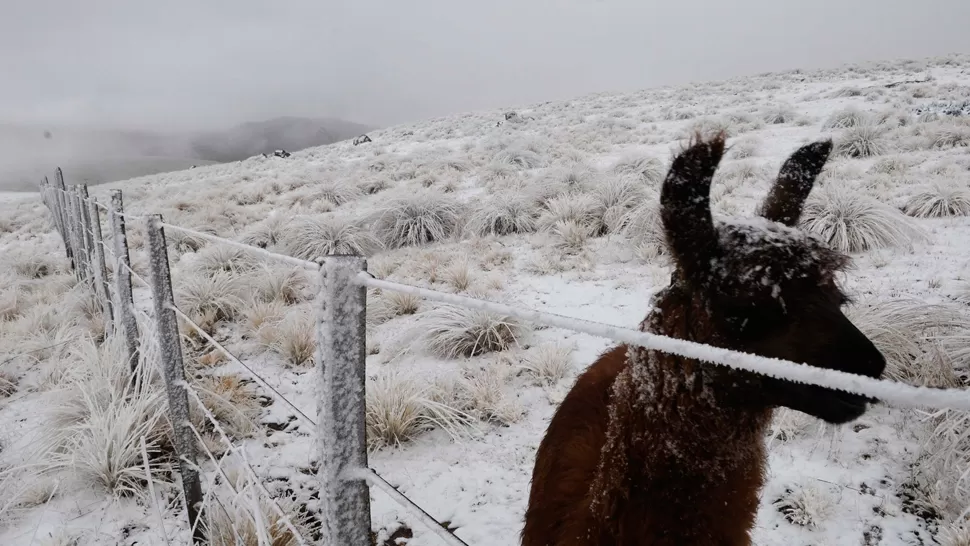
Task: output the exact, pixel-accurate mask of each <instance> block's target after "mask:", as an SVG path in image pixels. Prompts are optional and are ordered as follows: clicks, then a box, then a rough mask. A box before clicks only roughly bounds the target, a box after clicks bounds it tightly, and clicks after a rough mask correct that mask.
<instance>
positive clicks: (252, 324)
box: [244, 300, 286, 343]
mask: <svg viewBox="0 0 970 546" xmlns="http://www.w3.org/2000/svg"><path fill="white" fill-rule="evenodd" d="M244 315H245V318H246V322H245V325H246V330H247V332H248V333H249V335H250V336H256V337H259V336H260V334H261V333H262V332H267V331H269V330H266V328H271V327H272V325H273V324H274V323H276V322H278V321H280V320H282V318H283V317H284V316H285V315H286V304H285V303H284V302H282V301H280V300H270V301H255V302H253V303H252V304H251V305H250V306H249V307H248V308H247V309H246V310H245V312H244ZM266 343H269V342H266Z"/></svg>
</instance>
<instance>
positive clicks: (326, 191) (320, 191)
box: [307, 176, 364, 207]
mask: <svg viewBox="0 0 970 546" xmlns="http://www.w3.org/2000/svg"><path fill="white" fill-rule="evenodd" d="M307 189H308V190H309V191H310V194H309V198H310V199H313V200H321V199H322V200H325V201H329V202H330V203H333V204H334V205H335V206H338V207H339V206H341V205H345V204H347V203H350V202H351V201H356V200H358V199H360V198H361V197H363V196H364V191H363V189H361V187H360V186H357V185H355V184H352V183H350V182H348V181H346V180H340V179H337V178H331V177H329V176H328V177H324V178H323V180H320V181H319V182H316V183H315V184H313V185H311V186H308V188H307Z"/></svg>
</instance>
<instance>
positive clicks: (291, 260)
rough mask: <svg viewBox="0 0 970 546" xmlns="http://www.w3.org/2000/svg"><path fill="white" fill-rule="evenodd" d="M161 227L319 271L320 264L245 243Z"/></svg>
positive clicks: (168, 226)
mask: <svg viewBox="0 0 970 546" xmlns="http://www.w3.org/2000/svg"><path fill="white" fill-rule="evenodd" d="M161 225H162V227H164V228H165V229H171V230H174V231H180V232H182V233H185V234H188V235H192V236H193V237H198V238H200V239H205V240H207V241H213V242H215V243H220V244H224V245H229V246H231V247H235V248H239V249H242V250H245V251H246V252H249V253H252V254H256V255H259V256H262V257H264V258H269V259H270V260H276V261H278V262H284V263H288V264H290V265H295V266H297V267H302V268H304V269H309V270H310V271H319V270H320V264H317V263H314V262H309V261H307V260H301V259H299V258H294V257H292V256H284V255H283V254H277V253H275V252H270V251H268V250H266V249H263V248H257V247H254V246H251V245H247V244H245V243H240V242H238V241H233V240H230V239H224V238H222V237H218V236H216V235H211V234H208V233H202V232H201V231H195V230H194V229H188V228H184V227H179V226H176V225H172V224H166V223H165V222H162V223H161Z"/></svg>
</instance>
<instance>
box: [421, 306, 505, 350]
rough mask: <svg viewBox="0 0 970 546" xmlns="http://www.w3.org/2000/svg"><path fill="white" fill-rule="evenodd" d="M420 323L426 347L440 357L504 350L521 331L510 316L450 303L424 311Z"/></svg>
mask: <svg viewBox="0 0 970 546" xmlns="http://www.w3.org/2000/svg"><path fill="white" fill-rule="evenodd" d="M420 326H421V328H423V329H424V330H425V334H424V336H423V340H424V343H425V346H426V347H427V349H428V350H429V351H430V352H431V353H432V354H434V355H436V356H439V357H442V358H460V357H470V356H477V355H481V354H484V353H488V352H493V351H504V350H506V349H508V348H510V347H512V346H513V345H515V344H516V343H518V338H519V337H520V336H521V335H522V331H523V328H522V327H521V326H520V325H519V323H518V321H516V320H515V319H514V318H512V317H505V316H498V315H494V314H492V313H487V312H484V311H477V310H473V309H465V308H463V307H455V306H451V305H446V306H441V307H439V308H437V309H434V310H432V311H429V312H426V313H425V314H424V315H423V316H422V317H421V322H420Z"/></svg>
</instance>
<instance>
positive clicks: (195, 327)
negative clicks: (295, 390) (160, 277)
mask: <svg viewBox="0 0 970 546" xmlns="http://www.w3.org/2000/svg"><path fill="white" fill-rule="evenodd" d="M172 310H173V311H175V314H176V315H178V316H179V317H180V318H181V319H182V320H183V321H185V323H186V324H188V325H189V326H191V327H192V329H193V330H195V331H196V332H197V333H198V334H199V335H200V336H202V337H203V338H205V340H206V341H208V342H209V343H211V344H212V346H213V347H215V348H216V349H218V350H219V352H221V353H222V354H224V355H225V356H226V358H228V359H229V360H230V361H231V362H232V363H233V364H236V365H239V366H242V367H243V368H244V369H246V371H248V372H249V373H250V374H251V375H252V376H253V377H255V378H256V379H257V380H259V382H260V384H262V385H263V386H264V387H266V388H267V389H269V390H270V391H272V392H273V394H275V395H276V397H277V398H279V399H280V400H281V401H283V402H284V403H285V404H286V405H288V406H290V408H292V409H293V411H295V412H296V413H297V414H298V415H299V416H300V417H302V418H303V419H304V420H305V421H306V422H307V423H310V424H311V425H313V426H317V424H316V423H315V422H313V419H310V418H309V417H307V415H306V414H305V413H303V412H302V411H300V408H298V407H296V405H295V404H293V402H290V401H289V400H287V399H286V397H285V396H283V395H282V394H280V391H278V390H276V389H275V388H273V386H272V385H270V384H269V383H267V382H266V380H265V379H263V378H262V377H260V375H259V374H258V373H256V372H255V371H253V369H252V368H250V367H249V366H247V365H245V364H243V362H242V361H241V360H239V359H238V358H236V355H234V354H232V353H231V352H229V349H226V348H225V347H223V346H222V344H221V343H219V342H218V341H216V340H214V339H212V336H210V335H209V334H207V333H206V332H205V330H203V329H202V327H201V326H199V325H198V324H196V323H195V322H193V321H192V319H190V318H189V317H188V316H187V315H186V314H185V313H183V312H182V311H181V310H180V309H179V308H178V307H174V306H173V307H172Z"/></svg>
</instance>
